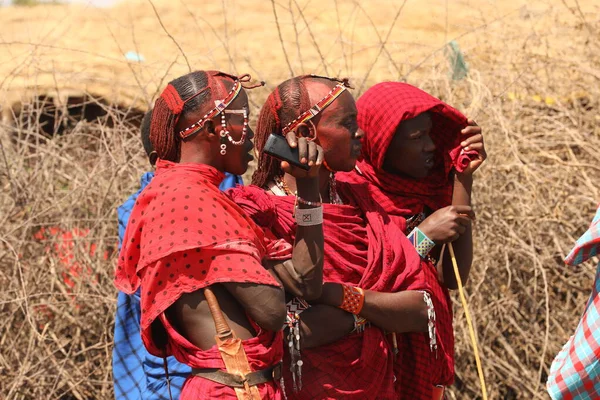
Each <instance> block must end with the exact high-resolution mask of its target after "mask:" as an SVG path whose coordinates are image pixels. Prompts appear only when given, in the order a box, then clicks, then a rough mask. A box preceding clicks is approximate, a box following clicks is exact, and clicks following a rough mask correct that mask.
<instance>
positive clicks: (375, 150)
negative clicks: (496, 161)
mask: <svg viewBox="0 0 600 400" xmlns="http://www.w3.org/2000/svg"><path fill="white" fill-rule="evenodd" d="M356 106H357V108H358V126H359V127H360V129H362V130H363V131H364V132H365V137H364V139H363V157H364V159H363V160H361V161H359V162H358V163H357V167H358V169H359V170H360V171H361V173H362V174H363V175H364V176H365V177H366V178H367V180H368V181H370V182H372V183H373V185H372V186H371V187H370V191H371V194H372V195H373V197H375V199H376V200H377V201H378V202H379V203H380V204H381V205H382V206H383V208H384V209H385V210H386V211H387V212H388V213H389V214H391V215H404V216H408V215H414V214H417V213H420V212H421V211H423V208H424V206H427V207H429V208H430V209H432V210H437V209H438V208H441V207H444V206H446V205H448V204H450V203H451V201H452V184H451V183H452V181H451V180H450V171H451V170H452V168H453V167H454V165H455V164H456V162H457V160H458V157H459V154H460V152H461V147H460V142H461V139H460V131H461V130H462V129H463V128H464V127H466V126H467V118H466V117H465V116H464V115H462V114H461V113H460V112H459V111H458V110H456V109H454V108H452V107H450V106H449V105H447V104H445V103H443V102H442V101H441V100H439V99H436V98H435V97H433V96H431V95H430V94H428V93H426V92H424V91H422V90H421V89H418V88H416V87H414V86H411V85H409V84H406V83H399V82H383V83H379V84H377V85H375V86H373V87H372V88H370V89H369V90H367V91H366V92H365V93H364V94H363V95H362V96H361V97H360V99H358V101H357V102H356ZM427 111H428V112H430V114H431V119H432V122H433V127H432V129H431V138H432V140H433V141H434V143H435V145H436V160H437V165H436V166H435V167H434V172H433V173H432V174H430V176H428V177H427V179H422V180H416V179H411V178H409V177H403V176H398V175H392V174H388V173H386V172H385V171H383V161H384V159H385V155H386V153H387V149H388V147H389V145H390V142H391V141H392V138H393V137H394V133H395V132H396V128H397V127H398V125H399V124H400V122H402V121H406V120H408V119H412V118H414V117H416V116H417V115H419V114H422V113H424V112H427Z"/></svg>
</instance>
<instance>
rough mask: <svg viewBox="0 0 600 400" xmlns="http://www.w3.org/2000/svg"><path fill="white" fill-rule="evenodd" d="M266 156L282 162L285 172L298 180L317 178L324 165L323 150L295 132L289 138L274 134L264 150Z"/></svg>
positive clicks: (289, 134)
mask: <svg viewBox="0 0 600 400" xmlns="http://www.w3.org/2000/svg"><path fill="white" fill-rule="evenodd" d="M263 152H264V153H265V154H268V155H270V156H271V157H274V158H276V159H278V160H280V161H282V165H281V167H282V168H283V170H284V171H285V172H287V173H289V174H291V175H293V176H294V177H296V178H306V177H316V176H317V173H318V170H319V168H320V167H321V164H322V163H323V149H322V148H321V146H319V145H318V144H316V143H315V142H311V141H308V140H306V139H305V138H303V137H300V138H297V137H296V135H295V133H294V132H290V133H288V135H287V137H286V138H284V137H283V136H281V135H279V134H276V133H272V134H270V135H269V137H268V139H267V143H266V144H265V147H264V149H263Z"/></svg>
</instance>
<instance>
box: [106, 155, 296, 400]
mask: <svg viewBox="0 0 600 400" xmlns="http://www.w3.org/2000/svg"><path fill="white" fill-rule="evenodd" d="M223 177H224V175H223V174H222V173H221V172H219V171H217V170H216V169H214V168H212V167H210V166H208V165H204V164H175V163H172V162H168V161H163V160H159V161H158V163H157V169H156V175H155V177H154V179H153V180H152V182H151V183H150V184H149V185H148V186H147V187H146V188H145V189H144V191H143V192H142V193H141V194H140V196H139V197H138V199H137V202H136V204H135V207H134V208H133V211H132V213H131V217H130V220H129V224H128V226H127V230H126V232H125V238H124V240H123V247H122V249H121V253H120V254H119V263H118V267H117V270H116V276H115V285H116V286H117V288H118V289H120V290H122V291H123V292H125V293H134V292H135V291H136V290H137V289H138V288H139V287H140V286H141V308H142V313H141V323H140V327H141V334H142V339H143V341H144V344H145V346H146V348H147V349H148V351H149V352H150V353H151V354H154V355H156V356H159V357H161V356H165V355H171V354H174V355H175V357H176V358H177V359H178V360H179V361H180V362H184V363H186V364H188V365H190V366H192V367H194V368H222V369H224V364H223V361H222V359H221V358H220V354H219V352H218V350H216V347H213V348H212V349H209V350H207V351H202V350H200V349H198V348H196V347H195V346H193V345H192V344H190V343H189V342H187V341H186V340H185V339H184V338H183V337H181V336H180V335H177V334H176V331H175V330H174V329H173V327H171V326H168V325H169V324H168V323H166V322H167V321H166V319H165V318H164V315H163V313H164V311H165V310H166V309H167V308H169V307H170V306H171V305H172V304H173V303H174V302H175V301H176V300H177V299H178V298H179V297H180V296H181V295H182V294H184V293H190V292H194V291H196V290H199V289H202V288H204V287H207V286H210V285H212V284H215V283H219V282H243V283H256V284H262V285H273V286H278V283H277V282H276V281H275V280H274V279H273V277H272V276H271V275H270V274H269V273H268V272H267V271H266V270H265V269H264V268H263V266H262V263H261V262H262V259H263V258H264V257H266V256H269V257H270V258H278V257H283V258H285V257H288V258H289V254H290V249H291V246H289V245H286V246H283V247H282V245H281V243H277V241H274V240H269V239H268V238H265V235H264V232H263V230H262V229H261V228H259V227H257V226H256V224H255V223H254V222H253V221H252V220H251V219H250V218H248V217H247V216H246V215H245V214H244V213H243V212H242V210H241V209H240V208H239V207H238V206H237V205H236V204H235V203H234V202H232V201H231V200H230V199H229V198H227V197H226V196H225V195H223V194H222V193H221V192H220V191H219V188H218V186H219V183H220V182H221V180H222V179H223ZM157 318H160V319H161V320H163V324H164V325H166V328H167V332H168V334H169V335H168V336H169V342H168V345H167V347H166V351H165V349H161V348H159V347H158V346H157V345H156V344H155V343H154V340H153V338H152V334H151V329H150V326H151V324H152V322H153V321H154V320H155V319H157ZM281 335H282V334H281V332H265V331H262V330H259V332H258V336H257V338H254V339H251V340H248V341H244V342H243V343H244V348H245V350H246V353H247V355H248V360H249V362H250V367H251V368H253V369H254V370H256V369H262V368H266V367H268V366H272V365H274V364H275V363H277V362H278V361H279V360H281V358H282V356H283V352H282V345H281V343H282V337H281ZM198 379H200V378H196V379H195V380H196V381H197V380H198ZM200 381H204V382H209V381H205V380H202V379H200ZM207 385H208V386H214V385H215V384H213V383H207ZM187 386H190V385H186V387H187ZM191 386H193V385H191ZM196 386H198V387H197V388H196V389H198V390H200V389H202V388H201V386H202V385H196ZM205 386H206V385H205ZM221 389H222V388H221ZM225 389H226V391H227V392H230V393H229V394H230V395H231V396H233V397H232V398H235V393H234V392H233V389H231V388H225ZM202 390H204V389H202ZM211 390H212V389H211ZM202 393H216V392H214V390H213V391H209V392H206V391H204V392H202Z"/></svg>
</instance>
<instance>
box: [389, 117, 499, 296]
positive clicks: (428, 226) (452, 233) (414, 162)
mask: <svg viewBox="0 0 600 400" xmlns="http://www.w3.org/2000/svg"><path fill="white" fill-rule="evenodd" d="M468 124H469V126H467V127H466V128H465V129H463V130H462V131H461V135H462V136H463V137H464V140H463V141H462V143H461V146H462V147H463V148H464V149H465V150H476V151H477V152H478V153H479V154H478V156H477V157H476V159H475V160H473V161H471V163H470V164H469V165H468V166H467V168H466V169H465V170H464V171H463V172H462V173H456V174H455V175H454V190H453V194H452V205H450V206H448V207H444V208H442V209H439V210H437V211H435V212H434V213H433V214H431V215H430V216H429V217H427V218H426V219H425V220H424V221H423V222H422V223H421V224H420V225H419V229H420V230H421V231H423V233H425V235H427V237H429V238H430V239H431V240H433V241H434V242H435V243H436V244H440V245H441V246H436V248H435V249H433V250H432V252H436V253H434V254H433V255H436V256H438V259H439V260H440V262H439V263H438V265H437V268H438V279H439V281H440V283H441V284H442V285H444V286H446V287H447V288H448V289H456V288H457V287H458V283H457V282H456V277H455V275H454V269H453V266H452V260H451V259H450V254H449V253H450V252H449V251H447V249H446V246H445V244H446V243H452V245H453V247H454V251H455V254H456V259H457V263H458V266H459V271H460V278H461V281H462V282H463V283H466V281H467V279H468V277H469V272H470V270H471V264H472V262H473V237H472V231H471V222H472V221H473V220H474V219H475V212H474V211H473V208H472V207H471V191H472V187H473V172H475V170H477V169H478V168H479V167H480V166H481V164H482V163H483V161H484V160H485V159H486V157H487V155H486V152H485V146H484V143H483V136H482V134H481V128H480V127H479V126H477V124H476V123H475V121H473V120H469V121H468ZM431 129H432V122H431V117H430V115H429V114H428V113H423V114H420V115H418V116H417V117H415V118H413V119H410V120H407V121H403V122H402V123H401V124H400V125H399V126H398V128H397V130H396V133H395V135H394V138H393V139H392V141H391V143H390V146H389V148H388V151H387V154H386V158H385V161H384V169H385V170H386V171H387V172H390V173H393V174H397V175H402V176H405V177H410V178H412V179H427V176H429V174H430V173H431V172H432V170H433V167H434V166H435V164H436V160H435V157H434V156H435V149H436V147H435V144H434V142H433V140H432V139H431Z"/></svg>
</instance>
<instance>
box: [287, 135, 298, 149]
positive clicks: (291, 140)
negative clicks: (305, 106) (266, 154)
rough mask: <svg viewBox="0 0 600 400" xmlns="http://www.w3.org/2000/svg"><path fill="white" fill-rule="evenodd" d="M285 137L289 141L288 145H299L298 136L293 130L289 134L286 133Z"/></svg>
mask: <svg viewBox="0 0 600 400" xmlns="http://www.w3.org/2000/svg"><path fill="white" fill-rule="evenodd" d="M285 139H286V140H287V142H288V145H289V146H290V147H292V148H294V147H297V146H298V138H296V133H295V132H293V131H290V132H288V134H287V135H285Z"/></svg>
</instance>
